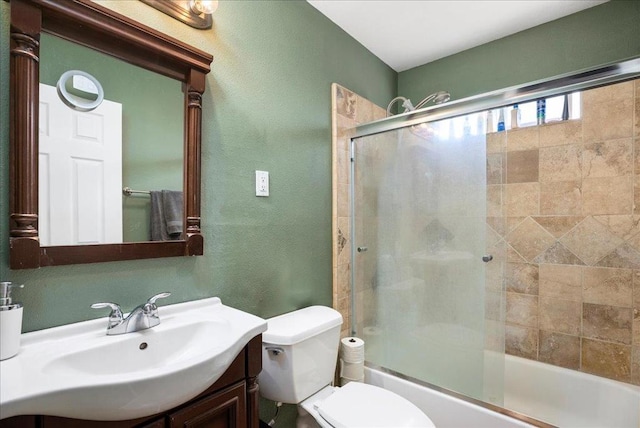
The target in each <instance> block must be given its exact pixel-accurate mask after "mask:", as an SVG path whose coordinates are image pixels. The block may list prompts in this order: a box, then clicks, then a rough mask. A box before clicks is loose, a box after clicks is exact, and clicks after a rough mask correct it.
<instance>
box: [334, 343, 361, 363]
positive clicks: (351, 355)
mask: <svg viewBox="0 0 640 428" xmlns="http://www.w3.org/2000/svg"><path fill="white" fill-rule="evenodd" d="M340 359H342V360H344V361H345V362H348V363H360V362H364V340H362V339H360V338H357V337H345V338H344V339H342V340H341V341H340Z"/></svg>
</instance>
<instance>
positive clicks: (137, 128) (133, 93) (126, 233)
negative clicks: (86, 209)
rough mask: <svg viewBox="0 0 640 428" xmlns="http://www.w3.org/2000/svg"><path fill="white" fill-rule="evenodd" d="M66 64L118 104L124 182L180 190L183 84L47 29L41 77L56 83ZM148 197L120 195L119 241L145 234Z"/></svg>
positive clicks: (43, 38) (137, 186)
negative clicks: (94, 81)
mask: <svg viewBox="0 0 640 428" xmlns="http://www.w3.org/2000/svg"><path fill="white" fill-rule="evenodd" d="M67 70H82V71H85V72H87V73H89V74H91V75H92V76H94V77H95V78H96V79H98V81H99V82H100V84H101V85H102V87H103V89H104V93H105V99H107V100H109V101H114V102H117V103H120V104H122V185H123V187H124V186H129V187H131V188H132V189H136V190H161V189H169V190H182V180H183V179H182V174H183V150H184V149H183V139H184V137H183V136H184V107H183V103H184V94H183V93H182V84H181V83H180V82H179V81H177V80H173V79H170V78H168V77H165V76H162V75H160V74H156V73H152V72H150V71H147V70H145V69H143V68H140V67H136V66H134V65H131V64H127V63H125V62H123V61H120V60H118V59H116V58H113V57H110V56H108V55H105V54H102V53H100V52H97V51H94V50H92V49H89V48H86V47H84V46H80V45H78V44H76V43H71V42H69V41H67V40H63V39H61V38H59V37H54V36H52V35H50V34H42V36H41V37H40V82H41V83H45V84H47V85H51V86H55V85H56V83H57V82H58V79H59V78H60V76H61V75H62V73H64V72H65V71H67ZM150 208H151V204H150V199H149V197H148V196H133V197H123V198H122V222H123V241H124V242H136V241H148V240H149V217H150V211H151V210H150Z"/></svg>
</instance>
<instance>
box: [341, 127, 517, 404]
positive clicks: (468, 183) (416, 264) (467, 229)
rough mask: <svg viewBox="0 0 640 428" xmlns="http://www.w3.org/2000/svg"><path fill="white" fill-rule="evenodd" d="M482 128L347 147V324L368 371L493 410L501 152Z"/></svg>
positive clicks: (393, 135) (499, 306) (498, 378)
mask: <svg viewBox="0 0 640 428" xmlns="http://www.w3.org/2000/svg"><path fill="white" fill-rule="evenodd" d="M483 123H484V115H483V114H475V115H469V116H465V117H460V118H454V119H449V120H443V121H439V122H432V123H424V124H421V125H414V126H411V127H406V128H402V129H399V130H393V131H388V132H384V133H379V134H375V135H370V136H365V137H360V138H356V139H354V140H353V143H352V145H353V147H352V150H353V155H354V156H353V169H352V171H353V195H352V198H353V199H352V200H353V228H354V230H353V236H354V240H353V245H354V248H353V255H354V260H353V269H354V270H353V278H354V281H353V282H354V283H353V287H354V290H353V291H354V297H355V302H356V305H355V306H356V316H355V320H356V325H355V326H354V327H355V330H356V334H358V335H359V336H361V337H363V338H364V339H365V342H366V353H367V354H366V358H367V361H368V362H369V363H370V364H373V365H375V366H380V367H383V368H386V369H390V370H392V371H395V372H398V373H400V374H402V375H405V376H409V377H411V378H414V379H417V380H418V381H423V382H427V383H430V384H432V385H435V386H438V387H441V388H445V389H449V390H453V391H455V392H458V393H461V394H464V395H466V396H470V397H473V398H476V399H479V400H483V401H487V402H491V403H494V404H498V405H500V404H502V385H503V374H502V373H503V365H504V332H503V328H504V327H503V323H502V322H501V321H502V317H503V314H504V304H503V301H504V299H503V280H502V279H503V274H502V273H503V269H504V261H505V260H504V259H505V244H504V240H503V239H502V238H501V233H498V232H501V231H504V217H503V213H502V212H501V210H502V208H501V207H502V206H503V204H501V198H502V193H503V185H502V177H503V176H504V174H503V168H502V166H503V164H504V153H503V152H501V148H500V147H498V148H495V147H490V148H489V152H490V153H489V154H487V151H488V150H487V144H486V142H485V135H484V130H483V125H482V124H483ZM488 183H489V184H488Z"/></svg>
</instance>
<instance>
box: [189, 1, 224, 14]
mask: <svg viewBox="0 0 640 428" xmlns="http://www.w3.org/2000/svg"><path fill="white" fill-rule="evenodd" d="M190 6H191V10H193V11H194V12H196V13H198V14H200V13H204V14H207V15H211V14H212V13H213V12H215V11H216V9H217V8H218V0H191V2H190Z"/></svg>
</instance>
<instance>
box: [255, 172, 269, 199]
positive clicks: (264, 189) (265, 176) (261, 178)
mask: <svg viewBox="0 0 640 428" xmlns="http://www.w3.org/2000/svg"><path fill="white" fill-rule="evenodd" d="M256 196H269V171H256Z"/></svg>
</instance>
